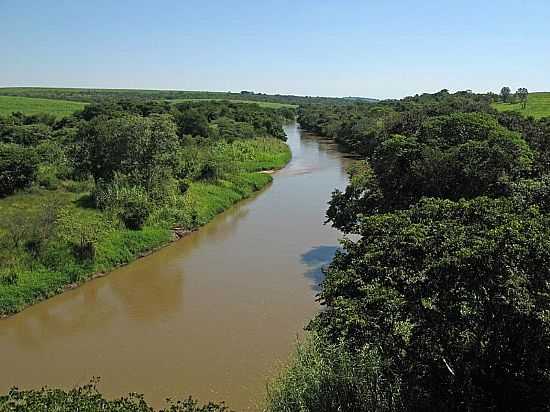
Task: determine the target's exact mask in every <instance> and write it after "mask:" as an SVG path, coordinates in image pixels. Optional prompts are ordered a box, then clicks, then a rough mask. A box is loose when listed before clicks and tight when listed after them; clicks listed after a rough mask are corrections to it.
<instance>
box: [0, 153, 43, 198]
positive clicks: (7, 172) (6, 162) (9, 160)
mask: <svg viewBox="0 0 550 412" xmlns="http://www.w3.org/2000/svg"><path fill="white" fill-rule="evenodd" d="M37 167H38V159H37V156H36V153H35V151H34V150H33V149H32V148H27V147H23V146H19V145H17V144H0V197H1V196H6V195H10V194H12V193H14V192H15V191H16V190H17V189H22V188H24V187H28V186H30V185H31V184H32V183H33V182H34V179H35V178H36V172H37Z"/></svg>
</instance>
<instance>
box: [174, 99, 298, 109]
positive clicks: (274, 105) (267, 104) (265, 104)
mask: <svg viewBox="0 0 550 412" xmlns="http://www.w3.org/2000/svg"><path fill="white" fill-rule="evenodd" d="M201 100H211V101H216V102H221V101H229V102H231V103H246V104H257V105H258V106H260V107H268V108H270V109H280V108H282V107H289V108H296V107H298V105H296V104H289V103H277V102H263V101H259V100H256V101H254V100H236V99H230V100H227V99H171V100H167V101H168V102H171V103H181V102H197V101H201Z"/></svg>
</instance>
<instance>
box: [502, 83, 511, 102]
mask: <svg viewBox="0 0 550 412" xmlns="http://www.w3.org/2000/svg"><path fill="white" fill-rule="evenodd" d="M511 93H512V91H511V90H510V88H509V87H508V86H504V87H503V88H502V89H500V98H501V99H502V101H503V102H504V103H508V100H509V99H510V95H511Z"/></svg>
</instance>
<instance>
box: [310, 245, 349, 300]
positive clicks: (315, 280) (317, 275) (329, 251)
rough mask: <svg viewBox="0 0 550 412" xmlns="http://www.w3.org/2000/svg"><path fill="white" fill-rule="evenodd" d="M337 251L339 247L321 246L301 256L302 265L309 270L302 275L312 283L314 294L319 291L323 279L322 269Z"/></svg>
mask: <svg viewBox="0 0 550 412" xmlns="http://www.w3.org/2000/svg"><path fill="white" fill-rule="evenodd" d="M339 250H341V247H340V246H329V245H321V246H316V247H314V248H312V249H311V250H309V251H308V252H306V253H304V254H302V255H301V261H302V263H305V264H306V265H307V266H308V267H309V268H310V269H309V270H308V271H307V272H305V273H304V276H305V277H306V278H307V279H309V280H311V281H312V284H311V288H312V289H313V290H314V291H315V292H320V291H321V282H322V281H323V279H324V278H325V274H324V272H323V269H324V268H325V267H326V266H327V265H328V264H329V263H330V262H331V261H332V258H334V255H335V254H336V252H337V251H339Z"/></svg>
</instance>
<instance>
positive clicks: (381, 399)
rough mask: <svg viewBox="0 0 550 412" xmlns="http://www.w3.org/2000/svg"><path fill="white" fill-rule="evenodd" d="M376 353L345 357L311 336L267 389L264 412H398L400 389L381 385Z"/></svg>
mask: <svg viewBox="0 0 550 412" xmlns="http://www.w3.org/2000/svg"><path fill="white" fill-rule="evenodd" d="M385 366H386V365H384V364H383V362H382V360H381V358H380V356H378V355H377V353H376V351H375V350H367V349H364V350H361V351H359V352H355V353H354V352H351V351H349V350H348V349H347V348H346V347H345V346H344V345H343V344H336V345H330V344H327V343H326V342H324V341H323V340H322V339H321V338H320V337H319V336H317V335H316V334H314V333H310V334H308V335H306V337H305V339H304V340H303V341H302V342H300V343H298V345H297V348H296V351H295V352H294V355H293V357H292V358H291V360H290V362H289V364H288V365H287V366H286V367H285V368H283V370H282V371H281V373H280V374H279V376H277V377H276V378H275V379H274V380H273V381H272V382H271V383H270V384H269V385H268V395H267V405H266V408H265V410H266V412H294V411H296V412H301V411H304V412H305V411H308V412H309V411H365V412H367V411H377V412H389V411H398V410H401V409H400V399H399V388H398V386H397V385H393V384H391V383H390V382H388V381H386V380H385V379H384V376H383V373H382V369H383V368H384V367H385Z"/></svg>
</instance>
